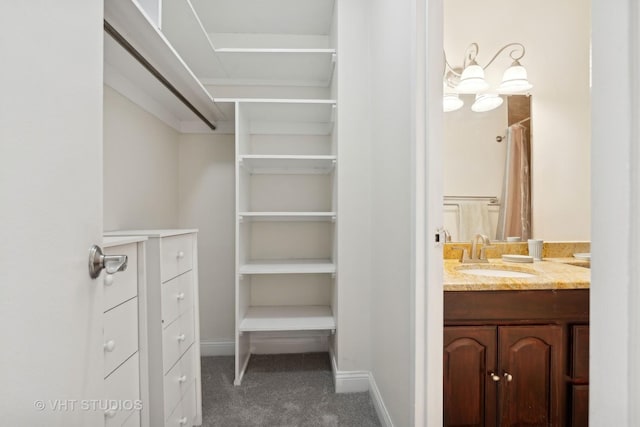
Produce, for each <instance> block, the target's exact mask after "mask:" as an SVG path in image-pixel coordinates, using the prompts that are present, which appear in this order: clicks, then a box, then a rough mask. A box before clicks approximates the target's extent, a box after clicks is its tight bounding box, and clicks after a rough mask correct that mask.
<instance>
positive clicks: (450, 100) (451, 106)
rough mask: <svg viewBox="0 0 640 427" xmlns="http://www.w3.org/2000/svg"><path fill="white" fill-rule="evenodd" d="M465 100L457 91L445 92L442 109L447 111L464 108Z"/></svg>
mask: <svg viewBox="0 0 640 427" xmlns="http://www.w3.org/2000/svg"><path fill="white" fill-rule="evenodd" d="M463 105H464V101H463V100H462V99H460V97H459V96H458V95H457V94H455V93H445V94H444V96H443V97H442V110H443V111H444V112H445V113H448V112H450V111H456V110H459V109H460V108H462V106H463Z"/></svg>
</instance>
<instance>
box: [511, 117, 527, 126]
mask: <svg viewBox="0 0 640 427" xmlns="http://www.w3.org/2000/svg"><path fill="white" fill-rule="evenodd" d="M529 120H531V117H527V118H526V119H522V120H520V121H519V122H515V123H514V124H513V125H521V124H522V123H524V122H527V121H529ZM513 125H511V126H513Z"/></svg>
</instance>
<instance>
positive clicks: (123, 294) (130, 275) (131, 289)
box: [100, 243, 138, 311]
mask: <svg viewBox="0 0 640 427" xmlns="http://www.w3.org/2000/svg"><path fill="white" fill-rule="evenodd" d="M104 253H105V254H107V255H126V256H127V257H128V261H127V269H126V270H125V271H119V272H117V273H116V274H106V272H104V273H102V276H101V279H100V280H102V283H103V286H104V309H103V310H102V311H107V310H109V309H110V308H112V307H115V306H116V305H118V304H121V303H122V302H123V301H126V300H128V299H131V298H133V297H135V296H136V295H138V247H137V244H135V243H131V244H128V245H122V246H113V247H109V248H105V249H104Z"/></svg>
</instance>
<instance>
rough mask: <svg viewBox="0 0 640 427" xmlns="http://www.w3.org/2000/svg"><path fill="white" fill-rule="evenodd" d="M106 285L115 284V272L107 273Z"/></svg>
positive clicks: (105, 277)
mask: <svg viewBox="0 0 640 427" xmlns="http://www.w3.org/2000/svg"><path fill="white" fill-rule="evenodd" d="M104 285H105V286H111V285H113V274H109V273H107V274H105V276H104Z"/></svg>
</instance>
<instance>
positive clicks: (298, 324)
mask: <svg viewBox="0 0 640 427" xmlns="http://www.w3.org/2000/svg"><path fill="white" fill-rule="evenodd" d="M334 329H336V321H335V319H334V318H333V313H332V312H331V307H329V306H323V305H311V306H254V307H249V309H248V310H247V313H246V314H245V317H244V319H242V322H240V327H239V330H240V331H241V332H260V331H318V330H334Z"/></svg>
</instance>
